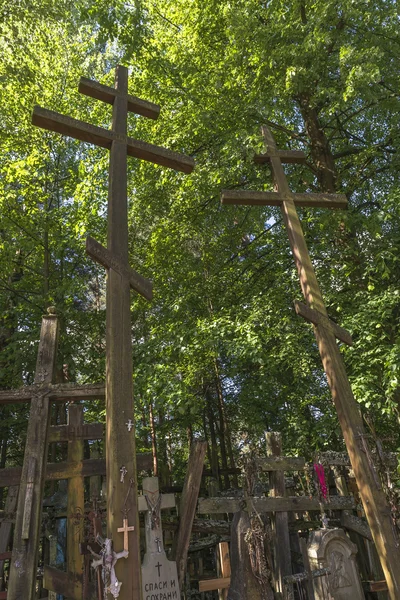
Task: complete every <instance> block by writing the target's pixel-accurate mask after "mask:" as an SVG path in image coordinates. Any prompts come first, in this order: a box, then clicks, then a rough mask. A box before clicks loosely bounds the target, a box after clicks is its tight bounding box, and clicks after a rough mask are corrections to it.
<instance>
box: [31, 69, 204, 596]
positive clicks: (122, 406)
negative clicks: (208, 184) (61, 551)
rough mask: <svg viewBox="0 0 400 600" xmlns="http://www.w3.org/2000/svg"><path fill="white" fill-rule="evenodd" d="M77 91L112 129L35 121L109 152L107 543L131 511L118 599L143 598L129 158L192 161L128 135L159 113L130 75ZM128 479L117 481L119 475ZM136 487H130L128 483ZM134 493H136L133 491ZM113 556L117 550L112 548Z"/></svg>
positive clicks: (92, 245) (171, 163) (144, 286)
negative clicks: (131, 120)
mask: <svg viewBox="0 0 400 600" xmlns="http://www.w3.org/2000/svg"><path fill="white" fill-rule="evenodd" d="M79 91H80V92H81V93H83V94H86V95H88V96H91V97H93V98H96V99H98V100H102V101H103V102H107V103H108V104H112V106H113V119H112V129H111V130H107V129H103V128H102V127H96V126H93V125H90V124H88V123H84V122H82V121H78V120H76V119H72V118H70V117H67V116H65V115H60V114H58V113H55V112H53V111H49V110H45V109H42V108H40V107H35V109H34V112H33V118H32V122H33V123H34V124H35V125H38V126H39V127H43V128H44V129H49V130H50V131H56V132H58V133H62V134H65V135H69V136H71V137H73V138H76V139H79V140H82V141H86V142H90V143H92V144H96V145H98V146H102V147H103V148H107V149H109V150H110V173H109V188H108V219H107V248H104V247H103V246H102V245H101V244H99V243H98V242H96V241H95V240H93V239H92V238H88V240H87V246H86V248H87V252H88V253H89V254H90V255H91V256H92V258H94V260H96V261H98V262H100V263H101V264H102V265H103V266H105V267H106V268H107V269H108V278H107V324H106V354H107V356H106V359H107V360H106V381H107V386H106V461H107V509H108V510H107V537H108V538H110V539H112V540H113V541H114V543H115V541H116V540H117V539H118V538H119V533H118V527H119V523H120V518H121V510H123V509H124V510H126V511H127V512H126V514H127V513H128V512H129V515H130V517H131V518H132V520H133V526H134V527H135V530H134V531H133V532H132V534H131V535H132V537H133V540H132V543H131V544H130V547H129V556H128V558H127V559H126V560H124V561H122V560H120V561H118V562H117V564H116V575H117V578H118V580H120V581H121V582H122V587H121V592H120V599H121V600H128V599H129V600H139V599H140V595H141V593H140V549H139V522H138V511H137V477H136V463H135V428H134V427H129V428H128V427H127V426H126V423H127V422H129V419H133V414H134V412H133V409H134V406H133V390H132V376H133V373H132V328H131V313H130V288H131V287H132V288H133V289H135V290H136V291H137V292H139V293H140V294H142V295H143V296H144V297H145V298H146V299H148V300H150V299H151V297H152V285H151V282H149V281H148V280H146V279H145V278H143V277H141V276H140V275H138V274H137V273H136V272H135V271H133V269H131V267H130V266H129V264H128V260H129V253H128V208H127V156H128V155H129V156H133V157H136V158H140V159H144V160H148V161H150V162H153V163H156V164H159V165H163V166H166V167H170V168H172V169H176V170H178V171H182V172H184V173H190V172H191V171H192V170H193V168H194V161H193V159H191V158H190V157H188V156H185V155H183V154H178V153H176V152H171V151H170V150H166V149H165V148H160V147H158V146H154V145H153V144H148V143H146V142H142V141H140V140H135V139H133V138H130V137H128V135H127V118H128V112H134V113H136V114H139V115H142V116H145V117H149V118H152V119H156V118H157V117H158V114H159V111H160V108H159V107H158V106H157V105H155V104H152V103H151V102H146V101H144V100H141V99H139V98H136V97H135V96H131V95H129V94H128V69H127V68H126V67H121V66H119V67H117V70H116V84H115V88H110V87H107V86H104V85H101V84H99V83H97V82H94V81H90V80H88V79H84V78H82V79H81V81H80V85H79ZM122 468H124V469H125V470H126V476H125V477H123V478H121V469H122ZM131 482H133V484H131ZM135 488H136V489H135ZM116 550H117V549H116Z"/></svg>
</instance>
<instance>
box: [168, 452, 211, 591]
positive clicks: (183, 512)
mask: <svg viewBox="0 0 400 600" xmlns="http://www.w3.org/2000/svg"><path fill="white" fill-rule="evenodd" d="M206 450H207V442H200V441H199V442H193V443H192V446H191V449H190V456H189V461H188V467H187V471H186V476H185V481H184V484H183V491H182V496H181V500H180V505H179V506H180V510H179V526H178V531H177V533H176V536H175V537H174V544H173V548H172V555H171V559H172V560H174V561H176V568H177V571H178V580H179V588H180V589H181V590H182V589H183V588H184V583H185V571H186V562H187V555H188V549H189V543H190V536H191V533H192V526H193V521H194V518H195V516H196V506H197V499H198V496H199V490H200V485H201V476H202V470H203V464H204V457H205V455H206Z"/></svg>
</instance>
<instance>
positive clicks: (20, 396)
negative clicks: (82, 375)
mask: <svg viewBox="0 0 400 600" xmlns="http://www.w3.org/2000/svg"><path fill="white" fill-rule="evenodd" d="M38 394H40V395H47V396H49V398H50V400H52V401H59V402H66V401H67V400H90V399H91V398H95V399H100V400H101V399H104V398H105V387H104V383H95V384H91V385H77V384H76V383H59V384H46V385H43V384H41V385H31V386H26V387H23V388H20V389H19V390H0V404H15V403H18V402H30V401H31V399H32V397H33V396H36V395H38Z"/></svg>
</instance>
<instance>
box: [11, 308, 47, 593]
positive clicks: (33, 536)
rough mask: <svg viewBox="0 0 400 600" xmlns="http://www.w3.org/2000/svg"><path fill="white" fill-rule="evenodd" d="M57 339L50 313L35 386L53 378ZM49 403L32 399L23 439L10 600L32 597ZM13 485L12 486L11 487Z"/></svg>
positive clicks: (42, 398) (42, 334)
mask: <svg viewBox="0 0 400 600" xmlns="http://www.w3.org/2000/svg"><path fill="white" fill-rule="evenodd" d="M57 340H58V320H57V317H56V316H55V315H54V314H49V315H46V316H45V317H43V319H42V328H41V332H40V342H39V350H38V356H37V362H36V372H35V383H36V384H37V385H41V384H43V385H46V384H48V383H50V382H51V381H52V379H53V375H54V370H55V363H56V353H57ZM49 420H50V401H49V399H48V397H46V396H42V395H38V396H34V397H33V398H32V402H31V407H30V413H29V422H28V431H27V436H26V445H25V454H24V464H23V467H22V470H21V476H20V482H19V483H20V489H19V494H18V505H17V514H16V522H15V529H14V541H13V550H12V559H11V563H10V578H9V585H8V597H9V599H11V600H17V599H19V598H24V599H26V600H34V598H36V574H37V573H36V571H37V561H38V553H39V545H40V528H41V516H42V498H43V489H44V482H45V474H46V457H47V436H48V428H49ZM13 485H15V484H13Z"/></svg>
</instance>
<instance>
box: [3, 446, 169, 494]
mask: <svg viewBox="0 0 400 600" xmlns="http://www.w3.org/2000/svg"><path fill="white" fill-rule="evenodd" d="M152 458H153V457H152V454H151V453H150V452H148V453H147V452H146V453H143V454H137V455H136V465H137V469H138V470H139V471H147V470H150V469H151V468H152V466H153V463H152ZM21 472H22V467H9V468H6V469H0V488H2V487H8V486H9V485H18V484H19V482H20V479H21ZM105 474H106V460H105V458H97V459H96V458H87V459H85V460H82V461H79V462H76V463H68V462H59V463H47V467H46V480H47V481H58V480H60V479H69V478H70V477H93V476H94V475H105ZM171 495H172V494H171Z"/></svg>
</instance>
